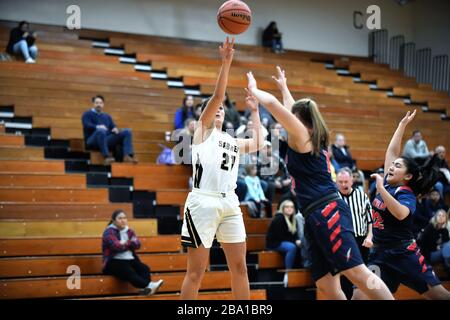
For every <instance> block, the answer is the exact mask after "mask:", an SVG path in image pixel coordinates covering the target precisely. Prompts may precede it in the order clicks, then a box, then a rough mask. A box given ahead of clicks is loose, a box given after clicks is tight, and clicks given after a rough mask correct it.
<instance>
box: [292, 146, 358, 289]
mask: <svg viewBox="0 0 450 320" xmlns="http://www.w3.org/2000/svg"><path fill="white" fill-rule="evenodd" d="M287 155H288V163H287V167H288V171H289V173H290V175H291V176H292V177H293V178H294V181H295V192H296V194H297V200H298V203H299V205H300V210H301V211H302V213H303V214H304V215H305V236H306V238H307V242H308V244H307V245H308V253H309V255H310V257H311V261H312V266H311V272H312V276H313V279H314V281H317V280H319V279H320V278H322V277H323V276H325V275H326V274H327V273H331V274H332V275H335V274H337V273H339V272H341V271H344V270H347V269H350V268H353V267H355V266H358V265H360V264H363V260H362V258H361V254H360V252H359V249H358V245H357V243H356V240H355V235H354V233H353V222H352V216H351V212H350V208H349V207H348V205H347V204H346V203H345V202H344V201H343V200H342V199H341V198H340V197H339V195H338V194H337V188H336V185H335V183H334V182H333V180H332V179H331V173H330V172H331V171H330V161H329V156H328V153H327V151H326V149H323V150H322V152H321V153H320V155H319V156H316V155H314V154H311V153H310V152H308V153H299V152H296V151H294V150H292V149H291V148H288V152H287Z"/></svg>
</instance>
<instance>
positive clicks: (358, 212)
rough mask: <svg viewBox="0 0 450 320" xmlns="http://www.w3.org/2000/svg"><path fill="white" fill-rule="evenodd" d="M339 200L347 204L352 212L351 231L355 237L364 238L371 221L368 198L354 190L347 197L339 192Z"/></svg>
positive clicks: (370, 207)
mask: <svg viewBox="0 0 450 320" xmlns="http://www.w3.org/2000/svg"><path fill="white" fill-rule="evenodd" d="M339 194H340V195H341V198H342V199H343V200H344V201H345V202H346V203H347V204H348V206H349V207H350V211H351V212H352V220H353V230H354V231H355V236H356V237H365V236H366V235H367V231H368V227H369V224H370V223H372V222H373V220H372V206H371V205H370V200H369V197H368V196H367V195H366V194H365V193H364V192H362V191H361V190H358V189H356V188H354V189H353V190H352V192H351V193H350V194H348V195H344V194H342V193H340V192H339Z"/></svg>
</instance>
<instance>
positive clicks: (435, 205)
mask: <svg viewBox="0 0 450 320" xmlns="http://www.w3.org/2000/svg"><path fill="white" fill-rule="evenodd" d="M424 205H425V208H426V210H427V212H428V216H429V217H430V218H431V217H433V216H434V215H435V214H436V212H437V211H438V210H440V209H443V210H445V211H447V209H448V207H447V206H446V205H445V202H444V200H443V199H442V198H441V195H440V193H439V191H438V190H436V189H435V188H433V189H432V190H431V191H430V193H429V195H428V198H427V199H426V200H425V201H424Z"/></svg>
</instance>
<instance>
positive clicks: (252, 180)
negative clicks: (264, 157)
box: [245, 164, 268, 218]
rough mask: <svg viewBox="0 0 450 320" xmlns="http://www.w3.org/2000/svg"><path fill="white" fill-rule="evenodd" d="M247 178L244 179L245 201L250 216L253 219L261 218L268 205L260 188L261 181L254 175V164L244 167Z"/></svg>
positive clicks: (255, 171)
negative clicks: (245, 186)
mask: <svg viewBox="0 0 450 320" xmlns="http://www.w3.org/2000/svg"><path fill="white" fill-rule="evenodd" d="M245 170H246V172H247V176H246V177H245V184H246V185H247V195H246V196H245V201H246V202H247V203H248V206H249V211H250V215H251V216H252V217H254V218H263V217H264V216H265V215H264V210H265V208H266V206H267V205H268V200H267V198H266V196H265V195H264V191H263V189H262V186H261V181H260V180H259V177H258V176H257V175H256V173H257V169H256V165H255V164H248V165H246V166H245Z"/></svg>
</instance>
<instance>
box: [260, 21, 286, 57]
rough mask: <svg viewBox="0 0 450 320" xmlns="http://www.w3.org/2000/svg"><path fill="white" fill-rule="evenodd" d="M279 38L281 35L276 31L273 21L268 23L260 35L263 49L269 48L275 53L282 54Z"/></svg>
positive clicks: (281, 43)
mask: <svg viewBox="0 0 450 320" xmlns="http://www.w3.org/2000/svg"><path fill="white" fill-rule="evenodd" d="M281 37H282V35H281V33H280V32H279V31H278V27H277V23H276V22H275V21H272V22H270V24H269V25H268V26H267V27H266V29H264V32H263V35H262V43H263V47H266V48H271V49H272V51H273V52H275V53H282V52H284V50H283V42H282V41H281Z"/></svg>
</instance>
